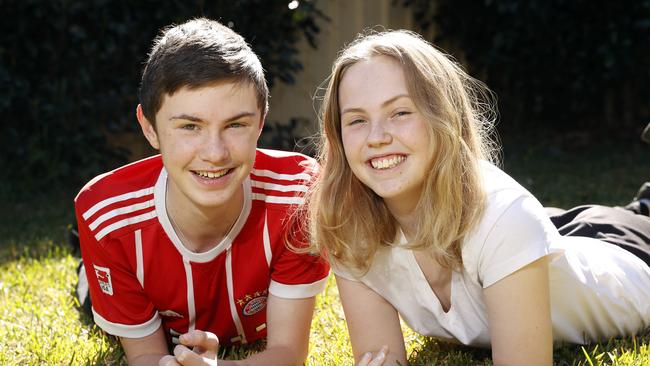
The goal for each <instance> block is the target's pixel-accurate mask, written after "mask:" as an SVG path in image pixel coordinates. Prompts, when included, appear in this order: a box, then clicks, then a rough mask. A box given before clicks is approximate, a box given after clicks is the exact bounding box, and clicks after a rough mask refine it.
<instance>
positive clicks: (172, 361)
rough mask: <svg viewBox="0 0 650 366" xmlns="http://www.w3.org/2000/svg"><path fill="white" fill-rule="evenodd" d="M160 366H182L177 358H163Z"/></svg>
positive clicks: (159, 362)
mask: <svg viewBox="0 0 650 366" xmlns="http://www.w3.org/2000/svg"><path fill="white" fill-rule="evenodd" d="M158 366H180V364H179V363H178V362H176V358H175V357H174V356H169V355H168V356H164V357H163V358H161V359H160V361H158Z"/></svg>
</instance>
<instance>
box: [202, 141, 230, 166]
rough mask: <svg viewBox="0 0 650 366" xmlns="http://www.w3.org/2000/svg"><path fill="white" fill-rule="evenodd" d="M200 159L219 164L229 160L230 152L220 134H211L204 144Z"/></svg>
mask: <svg viewBox="0 0 650 366" xmlns="http://www.w3.org/2000/svg"><path fill="white" fill-rule="evenodd" d="M199 156H200V158H201V159H202V160H204V161H207V162H210V163H214V164H218V163H221V162H224V161H227V160H228V157H229V151H228V148H227V146H226V144H225V143H224V141H223V139H222V138H221V136H220V135H219V134H210V135H208V136H207V137H206V138H205V139H204V140H203V142H202V146H201V150H200V155H199Z"/></svg>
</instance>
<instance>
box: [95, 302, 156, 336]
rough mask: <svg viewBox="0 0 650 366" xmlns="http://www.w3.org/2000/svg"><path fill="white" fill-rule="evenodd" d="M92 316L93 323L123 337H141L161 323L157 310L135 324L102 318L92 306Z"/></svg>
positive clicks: (107, 331)
mask: <svg viewBox="0 0 650 366" xmlns="http://www.w3.org/2000/svg"><path fill="white" fill-rule="evenodd" d="M92 310H93V318H94V320H95V324H97V325H98V326H99V327H100V328H102V329H103V330H104V331H105V332H106V333H108V334H111V335H114V336H118V337H125V338H142V337H146V336H148V335H151V334H153V332H155V331H156V330H157V329H158V328H159V327H160V325H161V324H162V322H161V320H160V317H159V316H158V312H156V313H155V314H154V315H153V317H151V319H149V320H148V321H146V322H144V323H142V324H135V325H127V324H120V323H112V322H110V321H108V320H106V319H104V318H103V317H102V316H101V315H99V313H97V312H96V311H95V309H94V308H93V309H92Z"/></svg>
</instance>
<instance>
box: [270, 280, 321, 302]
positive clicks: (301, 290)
mask: <svg viewBox="0 0 650 366" xmlns="http://www.w3.org/2000/svg"><path fill="white" fill-rule="evenodd" d="M328 278H329V276H325V277H324V278H322V279H320V280H318V281H316V282H312V283H307V284H300V285H285V284H283V283H279V282H275V281H273V280H271V284H270V285H269V293H271V294H273V295H274V296H277V297H282V298H285V299H305V298H308V297H313V296H316V295H318V294H319V293H321V292H323V290H324V289H325V285H326V284H327V279H328Z"/></svg>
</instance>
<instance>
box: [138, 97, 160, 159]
mask: <svg viewBox="0 0 650 366" xmlns="http://www.w3.org/2000/svg"><path fill="white" fill-rule="evenodd" d="M135 115H136V117H137V118H138V123H140V128H142V134H143V135H144V137H146V138H147V141H149V143H150V144H151V147H153V148H154V149H156V150H159V149H160V143H159V142H158V134H157V133H156V128H155V127H154V126H153V124H151V122H149V120H148V119H147V117H145V116H144V113H143V112H142V104H138V107H137V108H136V110H135Z"/></svg>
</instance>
